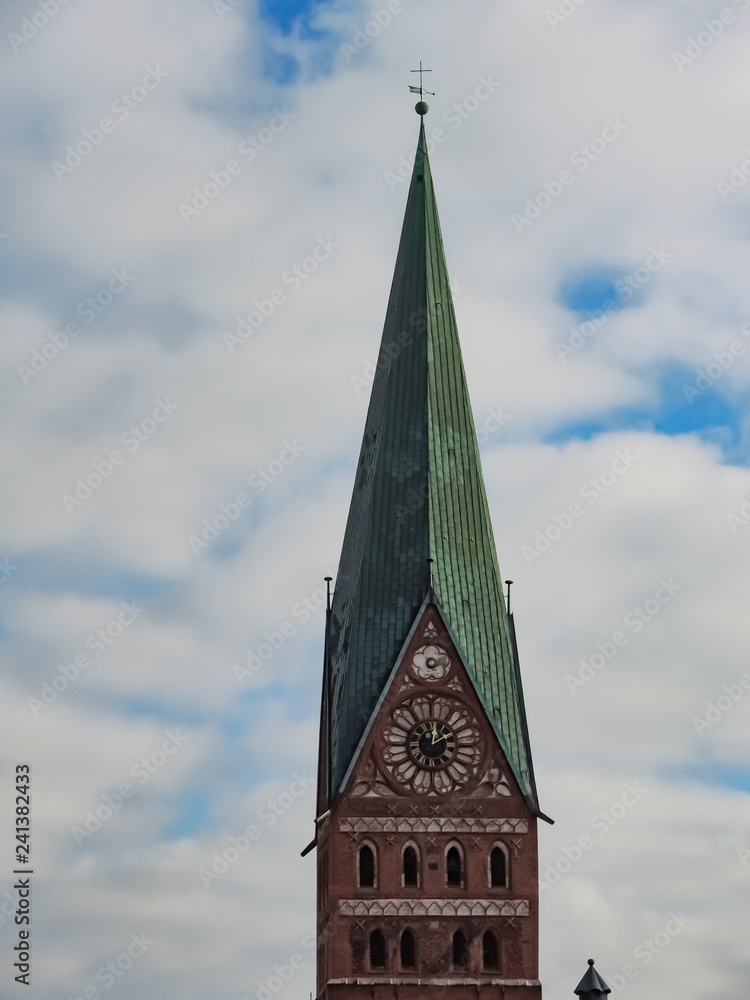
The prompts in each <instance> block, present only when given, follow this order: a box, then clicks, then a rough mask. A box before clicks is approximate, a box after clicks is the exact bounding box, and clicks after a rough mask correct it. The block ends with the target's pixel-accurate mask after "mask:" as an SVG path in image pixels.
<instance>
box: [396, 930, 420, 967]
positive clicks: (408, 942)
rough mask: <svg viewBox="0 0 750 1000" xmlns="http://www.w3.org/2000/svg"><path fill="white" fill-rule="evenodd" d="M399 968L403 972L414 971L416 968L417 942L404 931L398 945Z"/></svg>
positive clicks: (409, 933)
mask: <svg viewBox="0 0 750 1000" xmlns="http://www.w3.org/2000/svg"><path fill="white" fill-rule="evenodd" d="M400 952H401V968H402V969H404V970H409V969H416V967H417V942H416V941H415V939H414V935H413V933H412V932H411V931H410V930H408V929H407V930H405V931H404V932H403V934H402V935H401V943H400Z"/></svg>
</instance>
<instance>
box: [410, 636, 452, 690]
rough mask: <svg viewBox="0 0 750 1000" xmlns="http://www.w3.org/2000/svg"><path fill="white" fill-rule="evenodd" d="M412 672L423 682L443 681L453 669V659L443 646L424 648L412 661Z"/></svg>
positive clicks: (419, 650)
mask: <svg viewBox="0 0 750 1000" xmlns="http://www.w3.org/2000/svg"><path fill="white" fill-rule="evenodd" d="M411 665H412V670H413V671H414V673H415V674H416V675H417V677H419V679H420V680H422V681H427V682H428V683H430V682H434V681H442V680H443V679H444V678H445V677H446V676H447V675H448V671H449V670H450V668H451V658H450V656H448V654H447V653H446V651H445V650H444V649H443V647H442V646H433V645H429V646H422V647H421V648H420V649H418V650H417V651H416V653H415V654H414V656H413V657H412V661H411Z"/></svg>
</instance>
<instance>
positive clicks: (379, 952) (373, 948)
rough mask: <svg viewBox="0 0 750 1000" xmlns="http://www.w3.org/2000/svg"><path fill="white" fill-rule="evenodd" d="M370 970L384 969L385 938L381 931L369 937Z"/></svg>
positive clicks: (374, 932)
mask: <svg viewBox="0 0 750 1000" xmlns="http://www.w3.org/2000/svg"><path fill="white" fill-rule="evenodd" d="M370 968H371V969H384V968H385V938H384V937H383V932H382V931H373V932H372V934H371V935H370Z"/></svg>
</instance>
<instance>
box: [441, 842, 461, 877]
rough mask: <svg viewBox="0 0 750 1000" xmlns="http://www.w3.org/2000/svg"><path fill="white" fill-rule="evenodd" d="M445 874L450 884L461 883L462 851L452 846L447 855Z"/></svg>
mask: <svg viewBox="0 0 750 1000" xmlns="http://www.w3.org/2000/svg"><path fill="white" fill-rule="evenodd" d="M445 874H446V881H447V883H448V885H461V881H462V879H461V853H460V851H459V850H458V848H457V847H451V848H449V850H448V853H447V855H446V856H445Z"/></svg>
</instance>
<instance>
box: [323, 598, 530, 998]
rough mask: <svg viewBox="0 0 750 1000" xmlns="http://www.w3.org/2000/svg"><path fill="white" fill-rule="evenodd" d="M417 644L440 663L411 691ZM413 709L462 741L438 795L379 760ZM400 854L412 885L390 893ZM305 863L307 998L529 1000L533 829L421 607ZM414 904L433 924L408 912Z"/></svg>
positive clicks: (434, 622) (461, 676)
mask: <svg viewBox="0 0 750 1000" xmlns="http://www.w3.org/2000/svg"><path fill="white" fill-rule="evenodd" d="M427 646H429V647H430V649H431V650H434V649H435V648H437V649H439V650H441V651H442V653H441V656H440V657H439V665H438V667H437V668H436V673H437V674H438V675H440V674H442V676H439V677H436V678H433V677H431V676H428V677H427V679H425V677H424V674H425V673H427V674H429V669H428V670H425V668H422V672H423V673H422V676H420V675H419V673H418V668H417V667H416V666H415V663H418V664H419V663H424V661H425V654H424V650H425V648H426V647H427ZM420 650H421V651H422V653H421V654H420ZM420 655H421V660H420V659H419V657H420ZM415 657H417V659H416V660H415ZM431 659H432V660H435V656H434V655H432V657H431ZM446 660H447V666H446ZM430 669H431V668H430ZM425 705H428V706H429V708H425ZM415 706H416V708H415ZM420 706H421V708H420ZM417 709H419V711H421V712H422V717H423V716H424V714H425V712H426V713H427V715H428V717H429V716H430V715H432V713H433V711H434V713H435V714H437V713H438V712H442V713H443V716H445V717H448V716H447V715H446V714H445V713H450V712H453V711H454V709H455V712H456V714H454V715H453V716H451V717H452V718H454V719H455V718H458V717H459V716H460V718H461V720H462V721H460V722H459V723H458V727H457V728H458V729H461V731H462V732H464V733H466V734H467V737H466V738H467V741H469V742H471V743H472V747H473V749H472V750H471V754H472V759H471V761H470V764H469V765H468V766H467V768H466V769H465V770H466V772H468V776H467V773H463V774H460V775H459V779H458V780H457V781H454V782H453V784H452V787H450V788H448V789H442V788H441V789H436V788H434V787H432V786H430V788H429V790H427V791H425V790H424V789H423V790H422V793H420V792H418V791H417V790H415V787H414V784H413V781H414V775H412V776H411V779H412V780H411V781H410V780H409V777H408V775H407V772H408V770H409V769H408V767H407V766H406V765H403V766H402V767H401V770H399V767H398V761H397V762H396V764H395V765H394V762H393V759H392V757H389V756H388V754H389V752H392V751H393V748H394V745H395V746H396V755H397V756H398V754H399V753H401V751H400V750H399V749H398V747H399V746H400V744H399V743H398V739H399V736H398V734H399V732H400V731H401V730H402V729H403V730H408V728H409V725H410V721H409V720H413V718H415V715H414V712H415V711H416V710H417ZM443 716H439V717H443ZM404 720H406V721H404ZM467 720H468V721H467ZM399 727H400V728H399ZM461 727H463V728H461ZM459 744H460V741H459ZM402 758H403V754H402ZM419 780H421V779H419ZM429 780H433V779H432V777H429ZM440 780H441V781H442V782H444V783H445V782H450V781H451V780H452V779H450V777H445V778H441V779H440ZM425 827H433V829H430V828H425ZM365 843H367V844H370V845H371V846H372V847H373V848H374V850H375V852H376V857H377V864H376V885H375V886H374V887H372V888H368V887H360V886H359V878H358V876H359V870H358V851H359V849H360V847H361V846H362V845H363V844H365ZM409 843H411V844H413V845H415V846H416V847H417V849H418V853H419V885H418V886H416V887H411V886H405V885H404V884H403V868H402V852H403V849H404V847H405V846H406V845H407V844H409ZM452 844H456V845H458V846H459V847H460V850H461V854H462V857H463V873H462V874H463V879H462V884H461V885H460V886H449V885H447V883H446V851H447V849H448V847H449V846H450V845H452ZM497 844H501V845H503V846H504V848H505V849H506V852H507V857H508V862H507V883H506V885H505V886H502V887H491V886H490V885H489V855H490V852H491V850H492V848H493V847H494V846H495V845H497ZM317 856H318V977H317V988H318V997H319V1000H339V998H340V1000H360V998H364V997H368V998H370V1000H391V998H392V1000H425V998H426V997H428V996H429V995H431V994H433V993H435V992H436V991H437V990H444V989H445V988H450V990H451V1000H470V998H471V1000H476V998H477V997H478V996H479V995H480V994H481V995H482V996H485V997H488V998H490V997H492V998H494V997H498V998H500V997H502V998H504V1000H520V998H521V997H525V998H527V1000H540V998H541V987H540V986H539V984H538V890H537V832H536V817H535V816H534V815H533V814H532V812H531V810H530V808H529V806H528V805H527V803H526V800H525V799H524V797H523V795H522V794H521V792H520V790H519V788H518V786H517V784H516V781H515V778H514V776H513V774H512V771H511V769H510V767H509V765H508V763H507V760H506V759H505V757H504V755H503V752H502V749H501V748H500V745H499V743H498V741H497V738H496V737H495V735H494V732H493V730H492V727H491V725H490V723H489V721H488V720H487V718H486V716H485V715H484V712H483V710H482V708H481V704H480V702H479V699H478V698H477V696H476V693H475V692H474V689H473V686H472V684H471V681H470V680H469V677H468V674H467V673H466V670H465V668H464V667H463V664H461V662H460V660H459V658H458V655H457V653H456V650H455V648H454V647H453V645H452V643H451V642H450V638H449V636H448V634H447V632H446V630H445V628H444V626H443V623H442V621H441V619H440V617H439V614H438V612H437V609H435V608H428V609H427V610H426V612H425V615H424V617H423V619H422V620H421V622H420V623H419V626H418V627H417V629H416V630H415V634H414V638H413V640H412V642H411V643H410V645H409V648H408V649H407V651H406V654H405V656H404V657H403V660H402V662H401V664H400V666H399V668H398V670H397V671H396V673H395V675H394V677H393V679H392V681H391V684H390V687H389V689H388V692H387V695H386V698H385V700H384V702H383V704H382V706H381V709H380V712H379V713H378V716H377V718H376V719H375V720H374V723H373V725H372V726H371V728H370V730H369V733H368V734H367V736H366V739H365V742H364V744H363V745H362V747H361V751H360V754H359V757H358V758H357V760H356V763H355V766H354V768H353V770H352V773H351V774H350V776H349V778H348V780H347V783H346V786H345V788H344V789H343V791H342V793H341V795H340V797H339V798H338V800H337V802H336V803H335V805H334V807H333V809H332V810H331V812H330V814H329V815H328V816H327V817H326V818H325V819H324V820H323V821H322V822H321V823H320V824H319V828H318V847H317ZM464 900H470V901H472V902H471V904H468V905H470V908H471V909H472V910H473V911H474V912H471V913H460V912H459V913H452V912H446V910H450V907H451V906H454V905H457V904H459V903H460V902H461V901H464ZM422 901H425V902H424V903H422ZM429 901H432V902H431V903H430V902H429ZM420 905H421V906H422V907H430V908H431V909H432V910H434V911H436V912H428V913H421V912H419V907H420ZM465 905H467V904H465ZM415 911H416V912H415ZM406 928H408V929H410V930H411V931H412V933H413V934H414V936H415V939H416V945H417V957H416V968H415V969H413V970H405V969H402V968H401V963H400V956H399V941H400V936H401V933H402V931H403V930H404V929H406ZM375 929H380V930H381V932H382V933H383V935H384V937H385V940H386V947H387V960H386V967H385V968H384V969H383V968H375V969H373V968H371V965H370V961H369V937H370V934H371V932H372V931H373V930H375ZM457 930H461V931H462V932H463V933H464V934H465V936H466V938H467V939H468V963H467V967H466V968H465V969H460V968H459V969H457V968H455V967H454V965H453V961H452V959H453V955H452V941H453V935H454V933H455V932H456V931H457ZM488 930H489V931H492V932H493V933H494V934H495V936H496V938H497V940H498V942H499V947H500V968H499V969H498V970H485V969H484V967H483V960H482V959H483V956H482V936H483V935H484V933H485V932H486V931H488ZM519 981H520V982H519Z"/></svg>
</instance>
